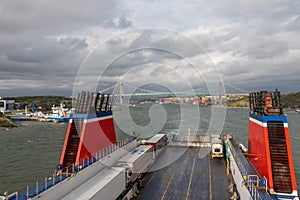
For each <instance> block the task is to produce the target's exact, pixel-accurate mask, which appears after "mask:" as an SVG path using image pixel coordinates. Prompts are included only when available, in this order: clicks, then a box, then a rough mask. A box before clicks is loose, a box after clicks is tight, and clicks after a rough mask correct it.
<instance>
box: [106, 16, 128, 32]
mask: <svg viewBox="0 0 300 200" xmlns="http://www.w3.org/2000/svg"><path fill="white" fill-rule="evenodd" d="M104 26H105V27H113V28H122V29H124V28H128V27H132V26H133V23H132V21H131V20H130V19H129V18H128V17H127V16H126V15H125V14H123V15H121V16H120V17H117V18H113V19H109V20H107V21H106V22H105V23H104Z"/></svg>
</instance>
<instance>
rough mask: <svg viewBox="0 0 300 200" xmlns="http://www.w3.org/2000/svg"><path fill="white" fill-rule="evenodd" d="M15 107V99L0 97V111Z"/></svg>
mask: <svg viewBox="0 0 300 200" xmlns="http://www.w3.org/2000/svg"><path fill="white" fill-rule="evenodd" d="M14 107H15V100H4V99H0V112H2V113H5V112H10V111H11V110H14Z"/></svg>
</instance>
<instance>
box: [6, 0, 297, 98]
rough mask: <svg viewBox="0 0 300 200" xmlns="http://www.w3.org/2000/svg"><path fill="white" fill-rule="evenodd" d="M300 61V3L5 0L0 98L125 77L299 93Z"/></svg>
mask: <svg viewBox="0 0 300 200" xmlns="http://www.w3.org/2000/svg"><path fill="white" fill-rule="evenodd" d="M299 64H300V2H299V1H298V0H284V1H283V0H247V1H243V0H226V1H209V0H188V1H183V0H182V1H181V0H172V1H158V0H149V1H133V0H123V1H114V0H110V1H96V0H93V1H88V2H84V1H79V0H65V1H55V0H44V1H36V0H22V1H11V0H0V96H19V95H72V93H73V91H75V90H81V89H95V88H96V87H98V89H99V88H100V89H101V88H102V89H103V88H106V87H110V86H113V85H114V84H117V83H118V82H120V81H121V82H124V83H125V85H131V86H135V87H141V86H144V87H145V88H147V87H146V86H148V87H149V88H151V87H152V88H151V89H155V87H157V86H162V87H165V88H168V89H169V90H172V91H175V90H178V91H187V90H189V89H190V88H192V89H197V88H203V87H207V88H210V87H211V86H212V85H214V84H216V83H219V82H223V85H225V89H226V91H227V92H251V91H259V90H274V89H275V88H278V89H279V90H281V91H283V92H291V91H300V66H299ZM162 87H157V89H159V88H162ZM74 88H76V89H74ZM212 88H213V87H212Z"/></svg>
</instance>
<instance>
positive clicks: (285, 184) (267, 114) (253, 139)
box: [248, 90, 298, 199]
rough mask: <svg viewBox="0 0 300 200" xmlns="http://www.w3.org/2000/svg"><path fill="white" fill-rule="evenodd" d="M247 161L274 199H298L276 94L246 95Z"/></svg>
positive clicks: (292, 165)
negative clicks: (247, 110) (247, 98)
mask: <svg viewBox="0 0 300 200" xmlns="http://www.w3.org/2000/svg"><path fill="white" fill-rule="evenodd" d="M249 103H250V114H249V133H248V158H249V160H250V161H251V163H252V164H253V166H254V167H255V169H256V170H257V171H258V173H259V175H260V176H261V177H263V178H265V180H266V182H267V185H268V189H269V192H270V194H271V195H272V196H274V197H275V198H282V199H293V198H295V197H298V194H297V188H296V178H295V172H294V164H293V159H292V149H291V143H290V136H289V129H288V128H289V127H288V122H287V118H286V116H285V115H284V114H283V111H282V107H281V101H280V92H279V91H278V90H276V91H275V92H267V91H261V92H256V93H251V94H250V95H249Z"/></svg>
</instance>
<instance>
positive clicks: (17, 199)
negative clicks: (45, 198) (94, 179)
mask: <svg viewBox="0 0 300 200" xmlns="http://www.w3.org/2000/svg"><path fill="white" fill-rule="evenodd" d="M135 139H136V137H128V138H124V139H123V140H121V141H118V142H117V143H116V144H112V145H110V146H108V147H106V148H105V149H104V150H102V151H99V152H96V153H94V154H92V156H91V157H90V158H86V159H83V160H82V162H80V164H78V165H76V166H75V165H74V164H72V165H68V166H67V167H66V168H65V169H66V170H65V171H64V172H63V173H59V174H57V171H56V170H55V172H54V174H53V175H52V177H50V178H45V181H43V183H41V182H38V181H36V184H35V187H33V188H31V189H30V188H29V186H27V189H26V192H24V193H21V194H19V193H18V192H14V193H12V194H10V195H7V194H6V193H5V194H4V197H5V199H6V200H27V199H31V198H33V197H35V196H37V195H38V194H41V193H42V192H44V191H46V190H47V189H49V188H51V187H53V186H55V185H57V184H58V183H60V182H62V181H64V180H66V179H67V178H69V177H72V176H73V175H74V174H75V173H76V172H78V171H80V170H83V169H84V168H87V167H88V166H90V165H92V164H94V163H95V162H97V161H99V160H101V159H102V158H104V157H106V156H107V155H109V154H111V153H112V152H114V151H116V150H118V149H119V148H122V147H123V146H125V145H127V144H128V143H130V142H131V141H133V140H135Z"/></svg>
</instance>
